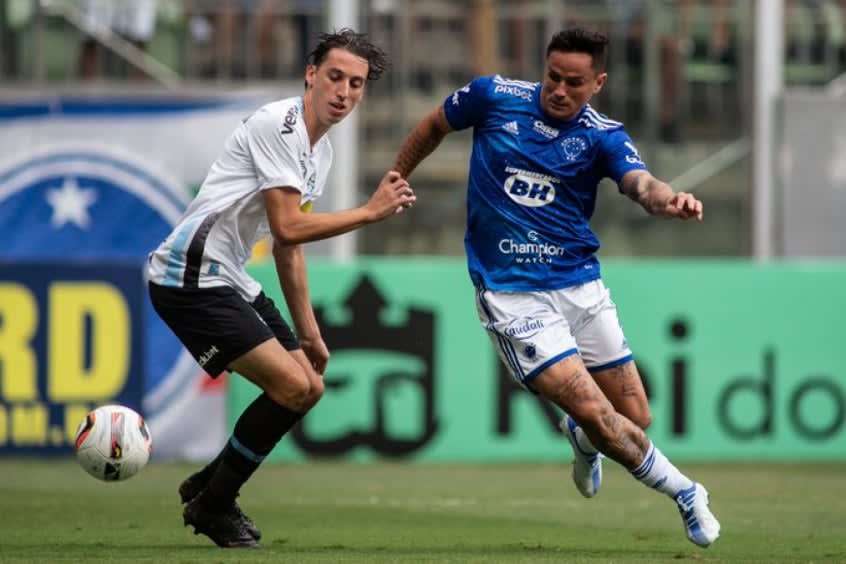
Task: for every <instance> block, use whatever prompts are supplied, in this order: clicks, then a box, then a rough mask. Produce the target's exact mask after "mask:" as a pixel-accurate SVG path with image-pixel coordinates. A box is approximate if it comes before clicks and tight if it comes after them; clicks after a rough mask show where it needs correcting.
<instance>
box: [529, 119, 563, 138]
mask: <svg viewBox="0 0 846 564" xmlns="http://www.w3.org/2000/svg"><path fill="white" fill-rule="evenodd" d="M534 130H535V131H537V132H538V133H540V134H541V135H543V136H544V137H546V138H547V139H555V138H556V137H558V130H557V129H555V128H554V127H550V126H548V125H546V124H545V123H544V122H542V121H540V120H535V126H534Z"/></svg>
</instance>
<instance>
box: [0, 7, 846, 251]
mask: <svg viewBox="0 0 846 564" xmlns="http://www.w3.org/2000/svg"><path fill="white" fill-rule="evenodd" d="M80 1H81V0H52V1H48V0H41V1H38V0H5V2H4V3H3V4H2V13H0V46H2V56H0V78H2V83H3V85H4V88H3V91H2V92H3V93H6V94H8V93H10V92H12V93H14V92H15V91H20V89H29V90H31V89H32V88H36V89H44V88H46V87H47V86H49V88H51V89H54V90H55V89H59V90H71V91H72V90H74V89H77V88H79V85H80V75H83V76H89V74H91V75H95V76H97V78H98V80H97V82H96V87H97V88H98V89H100V91H101V92H104V91H108V89H117V90H120V89H125V88H126V87H127V84H128V81H129V80H130V79H131V78H133V77H138V76H139V75H143V76H146V77H147V80H146V81H145V82H144V83H143V84H139V83H137V82H133V83H132V84H133V85H134V87H135V88H143V91H145V92H146V91H150V92H155V91H156V89H161V87H164V88H168V89H171V90H177V91H179V90H180V89H192V90H195V89H198V88H199V89H241V88H246V87H251V86H255V85H257V84H258V85H264V86H271V87H272V86H273V85H274V84H281V83H286V84H292V83H296V82H297V81H300V80H301V79H302V76H301V74H302V63H303V62H304V61H305V58H306V56H307V54H308V53H307V50H308V47H309V45H311V44H312V43H313V42H314V39H315V38H316V36H317V34H319V33H320V32H321V31H324V30H325V28H326V26H327V25H328V21H329V20H328V12H329V9H330V2H328V1H327V0H272V1H271V0H169V1H159V2H155V1H153V0H148V1H146V2H129V0H127V2H128V5H132V6H133V7H134V8H135V9H136V10H139V11H143V10H147V11H148V12H147V13H149V10H150V7H152V9H153V10H154V12H153V16H154V17H153V21H152V23H148V24H146V25H145V26H142V27H143V30H145V31H146V33H144V34H141V35H133V33H132V32H129V31H128V30H129V29H134V28H127V27H125V26H124V27H120V26H115V25H114V24H113V25H112V26H111V27H110V28H109V29H107V30H105V31H103V30H102V29H101V30H100V31H97V32H96V33H93V34H92V31H91V28H90V27H89V26H86V25H85V24H84V18H83V19H82V20H81V19H80V17H79V15H78V14H77V17H72V16H71V15H70V14H71V12H69V11H68V10H67V9H66V8H61V6H62V5H68V3H70V4H71V5H76V7H77V8H80V7H81V6H80V4H79V2H80ZM97 1H98V0H88V2H87V4H89V5H94V4H96V3H97ZM100 1H105V0H100ZM765 1H771V0H765ZM772 1H783V2H784V10H785V18H784V21H785V26H784V33H785V41H784V69H783V71H784V79H785V83H786V86H788V87H793V88H795V87H811V86H824V85H826V84H829V83H831V82H832V81H834V80H835V79H837V77H839V76H840V75H841V74H842V73H843V72H844V70H846V32H844V29H846V28H845V27H844V18H846V0H772ZM106 4H108V5H109V6H111V8H110V9H112V10H116V9H117V7H118V6H119V5H120V4H122V2H118V1H117V0H115V1H114V2H106ZM757 4H758V2H755V1H751V0H603V1H587V0H456V1H447V0H414V1H412V0H361V2H359V6H360V9H359V18H358V20H359V22H360V26H359V27H360V29H361V30H362V31H365V32H367V33H369V34H370V35H371V36H372V37H373V39H374V40H375V41H377V42H378V43H379V44H381V45H383V46H384V47H385V48H386V50H387V51H388V52H389V53H390V55H391V58H392V61H393V65H392V70H391V72H389V73H387V74H386V75H385V76H384V77H383V78H382V79H381V80H380V81H378V82H376V83H374V84H372V85H370V87H369V92H368V99H367V100H366V101H365V103H364V104H363V105H362V107H361V109H360V111H359V116H360V117H359V119H360V120H361V124H362V126H363V127H362V128H361V130H362V131H363V133H362V135H361V137H360V141H361V152H360V155H361V162H360V166H359V177H360V179H359V181H358V182H356V183H354V185H355V186H359V187H361V188H362V192H363V191H364V190H366V189H369V187H370V186H373V185H375V183H376V182H377V181H378V179H379V178H380V177H381V175H382V174H383V172H384V170H385V168H386V167H388V166H389V165H390V163H391V161H392V158H393V154H394V151H395V150H396V147H397V145H398V143H399V142H400V141H401V140H402V138H403V137H404V136H405V134H406V133H407V132H408V130H409V128H410V127H411V126H412V124H413V123H414V122H416V121H417V120H418V119H419V118H420V117H421V116H422V115H423V113H424V112H426V111H428V110H429V109H431V107H432V106H433V105H434V104H436V103H437V102H438V101H440V100H443V99H444V98H445V97H446V96H448V95H449V94H450V93H451V92H452V91H453V90H454V89H456V88H459V87H461V86H462V85H464V84H465V83H466V82H468V81H469V80H470V79H471V78H473V77H474V76H477V75H480V74H489V73H500V74H503V75H505V76H509V77H512V78H519V79H524V80H533V81H536V80H540V79H541V77H542V73H543V62H544V61H543V54H544V48H545V46H546V43H547V41H548V39H549V37H550V36H551V35H552V33H554V32H555V31H557V30H558V29H560V28H561V27H564V26H568V25H574V24H578V25H584V26H589V27H593V28H596V29H599V30H601V31H603V32H605V33H607V34H608V35H609V37H610V40H611V49H610V61H609V69H608V71H609V83H608V85H607V86H606V88H605V90H604V91H603V93H602V94H601V95H600V96H599V98H597V100H596V106H597V108H598V109H599V110H600V111H602V112H604V113H606V114H608V115H609V116H610V117H612V118H613V119H616V120H619V121H622V122H624V123H625V124H626V127H627V129H628V130H629V132H630V133H631V134H632V136H633V137H634V139H635V141H636V142H637V143H638V146H639V148H640V150H641V153H642V154H643V155H644V158H645V159H646V161H647V163H648V164H649V165H650V168H651V169H652V170H653V172H655V173H656V174H657V175H658V176H660V177H663V178H668V179H671V180H672V179H675V180H676V186H677V188H679V189H685V190H693V191H696V192H697V194H699V195H700V197H701V198H702V199H703V201H704V202H705V206H706V221H705V222H703V223H702V224H701V225H697V226H695V228H693V229H678V228H676V227H674V226H673V225H670V223H669V222H654V221H647V220H646V216H645V215H644V214H643V213H642V212H641V211H640V210H639V209H638V208H637V206H632V205H631V204H630V203H629V202H628V201H627V200H626V199H625V198H622V197H620V195H619V194H618V193H617V191H616V189H615V188H614V186H613V185H611V184H608V185H605V184H603V186H602V187H601V190H600V192H601V195H600V199H599V203H598V205H599V206H607V207H612V208H613V210H608V211H609V213H602V214H599V216H598V217H597V219H596V221H595V224H594V226H593V227H594V228H595V230H596V231H597V232H598V233H599V235H600V238H601V239H602V240H603V243H604V247H603V249H602V254H603V255H604V256H676V255H687V256H690V255H699V256H714V255H720V256H749V255H750V254H752V251H753V242H752V233H751V232H752V230H751V229H750V227H749V226H750V224H751V223H752V221H753V217H754V213H753V210H754V206H755V205H757V204H756V203H755V200H754V196H753V191H752V190H751V189H750V186H751V184H752V180H751V178H752V174H753V172H752V162H751V161H752V159H751V153H752V150H751V148H752V146H753V143H754V141H755V137H756V136H755V134H754V132H753V123H752V116H753V115H754V114H753V111H752V107H753V101H754V95H755V88H756V85H755V78H754V77H755V76H756V73H755V72H754V70H755V69H754V65H755V58H754V43H755V31H754V29H755V28H754V23H755V13H754V9H755V6H756V5H757ZM77 12H80V10H79V9H77ZM100 16H101V18H100V21H110V22H114V21H115V20H114V18H107V17H106V15H105V12H104V13H101V14H100ZM133 21H134V20H133ZM100 27H101V28H102V27H104V26H102V25H101V26H100ZM92 40H93V41H94V43H96V50H97V51H98V52H101V54H102V53H108V54H109V57H110V58H114V59H116V60H119V61H121V65H108V64H107V65H101V64H100V63H98V64H97V65H96V67H97V68H96V71H97V72H96V73H93V72H92V73H89V72H88V71H87V70H86V71H84V72H80V68H81V67H82V66H84V67H85V68H87V67H88V64H87V63H86V64H85V65H81V64H80V62H81V61H83V60H86V57H87V55H86V53H87V52H88V50H89V49H90V45H91V42H92ZM121 66H122V68H121ZM841 82H842V80H841ZM88 86H89V87H90V85H88ZM445 142H446V143H448V144H450V147H449V148H448V149H447V150H441V151H438V152H437V153H436V155H435V156H433V158H431V159H429V160H427V161H426V162H425V163H424V164H423V165H422V166H421V167H420V169H419V170H418V171H417V172H416V173H415V175H414V177H413V182H414V185H415V187H416V189H417V190H418V194H419V195H420V199H419V200H418V203H417V204H416V205H415V208H414V210H413V212H412V213H408V214H404V215H403V216H402V217H400V218H397V220H396V221H392V222H386V223H384V224H380V225H378V226H374V227H373V228H371V229H369V230H365V231H364V232H362V233H361V235H360V239H359V242H358V249H359V252H362V253H366V254H389V253H391V254H433V255H444V254H446V255H456V256H458V255H462V254H463V252H464V250H463V242H462V232H463V223H464V182H465V179H466V157H467V154H468V151H469V147H470V139H469V135H455V136H450V137H449V138H448V139H447V140H446V141H445ZM361 197H363V194H356V195H354V198H361Z"/></svg>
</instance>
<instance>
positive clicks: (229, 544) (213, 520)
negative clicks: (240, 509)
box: [182, 495, 259, 548]
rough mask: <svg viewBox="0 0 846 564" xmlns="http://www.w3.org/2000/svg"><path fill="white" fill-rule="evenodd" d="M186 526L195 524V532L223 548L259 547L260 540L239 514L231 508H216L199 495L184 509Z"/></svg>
mask: <svg viewBox="0 0 846 564" xmlns="http://www.w3.org/2000/svg"><path fill="white" fill-rule="evenodd" d="M182 520H183V522H184V523H185V526H186V527H187V526H189V525H191V526H193V527H194V534H195V535H199V534H201V533H202V534H204V535H206V536H207V537H209V538H210V539H211V540H212V541H213V542H214V543H215V544H216V545H217V546H220V547H223V548H257V547H258V546H259V543H258V541H257V540H256V539H255V537H253V535H251V534H250V532H249V531H248V530H247V528H246V527H245V526H244V523H243V522H242V521H241V518H240V516H239V514H238V513H237V512H236V511H235V510H234V509H233V508H232V507H230V508H229V509H223V510H221V509H216V508H214V507H211V506H210V505H209V504H208V503H207V502H206V500H205V496H202V495H198V496H196V497H195V498H194V499H192V500H191V501H189V502H188V503H187V504H186V505H185V509H183V510H182Z"/></svg>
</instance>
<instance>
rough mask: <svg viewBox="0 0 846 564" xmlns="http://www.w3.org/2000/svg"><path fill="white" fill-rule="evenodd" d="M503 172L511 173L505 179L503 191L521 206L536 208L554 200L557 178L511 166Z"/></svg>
mask: <svg viewBox="0 0 846 564" xmlns="http://www.w3.org/2000/svg"><path fill="white" fill-rule="evenodd" d="M505 172H508V173H511V176H509V177H508V178H506V179H505V184H504V186H503V188H504V189H505V193H506V194H507V195H508V197H509V198H511V199H512V200H513V201H515V202H517V203H518V204H520V205H521V206H527V207H530V208H538V207H541V206H545V205H547V204H550V203H552V202H553V201H555V186H554V184H555V183H557V182H558V179H557V178H555V177H552V176H548V175H545V174H538V173H536V172H530V171H527V170H520V169H516V168H511V167H508V168H506V169H505Z"/></svg>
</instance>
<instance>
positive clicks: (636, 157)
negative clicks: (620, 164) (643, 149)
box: [626, 141, 643, 165]
mask: <svg viewBox="0 0 846 564" xmlns="http://www.w3.org/2000/svg"><path fill="white" fill-rule="evenodd" d="M626 147H628V148H629V150H630V151H631V153H629V154H628V155H626V162H629V163H632V164H641V165H642V164H643V160H642V159H641V158H640V153H639V152H638V150H637V147H635V146H634V145H633V144H632V143H629V142H628V141H626Z"/></svg>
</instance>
